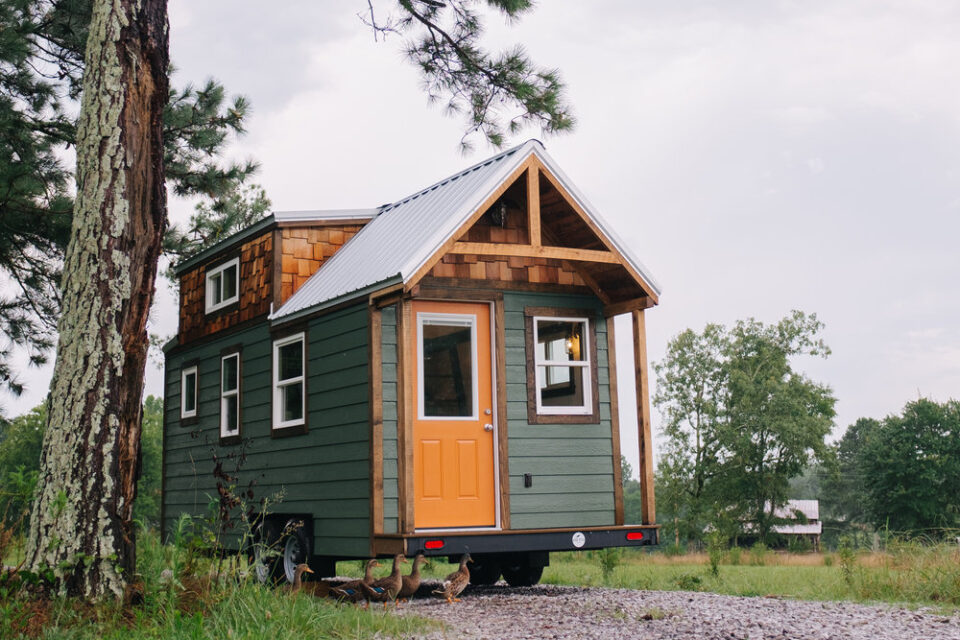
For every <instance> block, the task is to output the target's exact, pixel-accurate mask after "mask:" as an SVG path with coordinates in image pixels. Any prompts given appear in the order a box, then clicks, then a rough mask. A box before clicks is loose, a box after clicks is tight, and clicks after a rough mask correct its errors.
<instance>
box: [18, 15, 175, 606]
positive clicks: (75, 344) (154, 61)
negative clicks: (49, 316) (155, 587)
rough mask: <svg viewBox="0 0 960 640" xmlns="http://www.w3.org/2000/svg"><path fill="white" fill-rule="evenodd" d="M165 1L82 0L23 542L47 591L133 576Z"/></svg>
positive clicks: (162, 213)
mask: <svg viewBox="0 0 960 640" xmlns="http://www.w3.org/2000/svg"><path fill="white" fill-rule="evenodd" d="M167 65H168V44H167V8H166V0H95V2H94V6H93V17H92V21H91V24H90V35H89V39H88V42H87V51H86V71H85V73H84V78H83V98H82V102H81V111H80V121H79V126H78V134H77V198H76V205H75V212H74V219H73V230H72V235H71V239H70V244H69V246H68V248H67V253H66V257H65V264H64V276H63V282H62V291H63V311H62V316H61V319H60V323H59V327H58V329H59V335H60V338H59V343H58V345H57V359H56V364H55V367H54V373H53V381H52V382H51V388H50V396H49V399H48V402H49V424H48V427H47V432H46V436H45V438H44V443H43V455H42V459H41V469H40V478H39V484H38V487H37V495H36V498H35V500H34V505H33V513H32V518H31V522H30V533H29V538H28V543H27V545H28V546H27V553H28V559H29V565H30V567H31V568H32V569H33V570H38V569H42V568H45V567H49V568H52V569H53V570H54V572H55V573H56V575H57V576H58V577H59V578H60V579H61V591H62V592H64V593H66V594H68V595H72V596H80V597H87V598H102V597H109V596H116V597H120V596H122V594H123V591H124V585H125V583H126V582H127V581H128V580H129V579H131V578H132V576H133V574H134V571H135V568H136V551H135V545H134V527H133V524H132V519H131V517H132V511H133V500H134V497H135V495H136V483H137V476H138V473H139V457H140V418H141V396H142V393H143V375H144V368H145V364H146V356H147V342H148V341H147V333H146V324H147V316H148V313H149V311H150V303H151V301H152V299H153V292H154V278H155V276H156V271H157V260H158V258H159V255H160V246H161V239H162V237H163V231H164V227H165V225H166V192H165V189H164V180H163V141H162V134H161V124H162V116H163V109H164V106H165V105H166V102H167V99H168V90H167Z"/></svg>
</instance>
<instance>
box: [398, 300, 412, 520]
mask: <svg viewBox="0 0 960 640" xmlns="http://www.w3.org/2000/svg"><path fill="white" fill-rule="evenodd" d="M397 312H398V313H397V382H398V384H397V387H398V388H397V391H398V394H397V395H398V397H397V400H398V407H397V409H398V411H397V418H398V424H397V476H398V481H397V494H398V496H397V497H398V503H399V504H398V513H397V515H398V518H399V523H398V524H399V527H398V530H399V531H400V533H413V530H414V521H413V518H414V513H413V503H414V489H413V446H414V444H413V415H414V414H413V409H414V405H415V404H416V399H415V398H414V390H413V359H414V358H415V357H416V349H415V347H414V344H415V343H414V328H415V327H414V318H413V305H412V304H411V302H410V300H408V299H403V300H401V301H400V304H399V306H398V309H397Z"/></svg>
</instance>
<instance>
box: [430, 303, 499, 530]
mask: <svg viewBox="0 0 960 640" xmlns="http://www.w3.org/2000/svg"><path fill="white" fill-rule="evenodd" d="M413 314H414V319H415V323H416V341H415V344H416V348H417V354H416V357H415V358H414V359H413V360H414V367H415V371H414V381H415V382H414V391H415V392H414V402H415V403H416V406H415V407H414V416H415V418H414V423H413V446H414V450H413V470H414V495H415V500H416V502H415V504H414V524H415V526H416V528H418V529H435V528H446V527H452V528H460V527H492V526H495V525H496V495H495V494H496V488H495V481H494V477H495V474H494V466H495V464H494V449H495V447H494V441H495V431H494V419H493V384H492V383H493V371H492V367H491V357H490V307H489V305H487V304H483V303H468V302H420V301H416V302H414V303H413Z"/></svg>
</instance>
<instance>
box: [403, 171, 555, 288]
mask: <svg viewBox="0 0 960 640" xmlns="http://www.w3.org/2000/svg"><path fill="white" fill-rule="evenodd" d="M534 162H536V157H535V156H530V157H529V158H527V159H526V160H525V161H524V162H523V164H521V165H520V166H519V167H517V168H516V169H515V170H514V172H513V173H512V174H510V177H508V178H507V179H506V180H504V181H503V182H502V183H501V184H500V186H499V187H497V190H496V191H494V192H493V193H492V194H490V197H488V198H487V199H486V201H484V203H483V204H482V205H480V206H479V207H478V208H477V210H476V211H474V212H473V214H471V216H470V217H469V218H467V221H466V222H464V223H463V224H462V225H460V228H459V229H457V230H456V231H455V232H454V233H453V234H452V235H451V236H450V237H449V238H448V239H447V241H446V242H444V243H443V244H442V245H440V248H439V249H437V250H436V251H435V252H434V253H433V255H432V256H430V258H428V259H427V260H426V262H424V263H423V264H422V265H421V266H420V268H419V269H417V270H416V272H415V273H414V274H413V275H412V276H410V278H409V279H408V280H407V282H406V284H405V289H406V290H407V291H409V290H410V289H411V287H413V286H414V285H416V284H417V283H418V282H420V280H421V278H423V277H424V276H425V275H427V274H428V273H430V270H431V269H433V267H434V266H435V265H436V264H437V263H438V262H439V261H440V260H441V259H442V258H443V256H445V255H447V253H449V252H450V247H452V246H453V245H454V244H456V242H457V240H459V239H460V237H461V236H462V235H463V234H464V233H466V232H467V230H468V229H469V228H470V227H471V226H473V223H475V222H476V221H477V220H478V219H479V218H480V216H482V215H483V214H484V213H485V212H486V211H487V209H489V208H490V207H492V206H493V204H494V203H495V202H496V201H497V200H499V199H500V196H502V195H503V194H504V193H506V191H507V189H509V188H510V187H512V186H513V183H514V182H516V181H517V180H519V179H520V176H522V175H523V172H524V171H526V170H527V169H528V168H529V167H531V166H533V163H534Z"/></svg>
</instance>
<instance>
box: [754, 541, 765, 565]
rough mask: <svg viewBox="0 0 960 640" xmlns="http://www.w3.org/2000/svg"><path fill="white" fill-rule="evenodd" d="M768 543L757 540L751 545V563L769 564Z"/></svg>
mask: <svg viewBox="0 0 960 640" xmlns="http://www.w3.org/2000/svg"><path fill="white" fill-rule="evenodd" d="M767 553H768V549H767V545H765V544H763V543H762V542H756V543H754V545H753V546H752V547H750V564H751V565H753V566H755V567H763V566H766V564H767Z"/></svg>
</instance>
